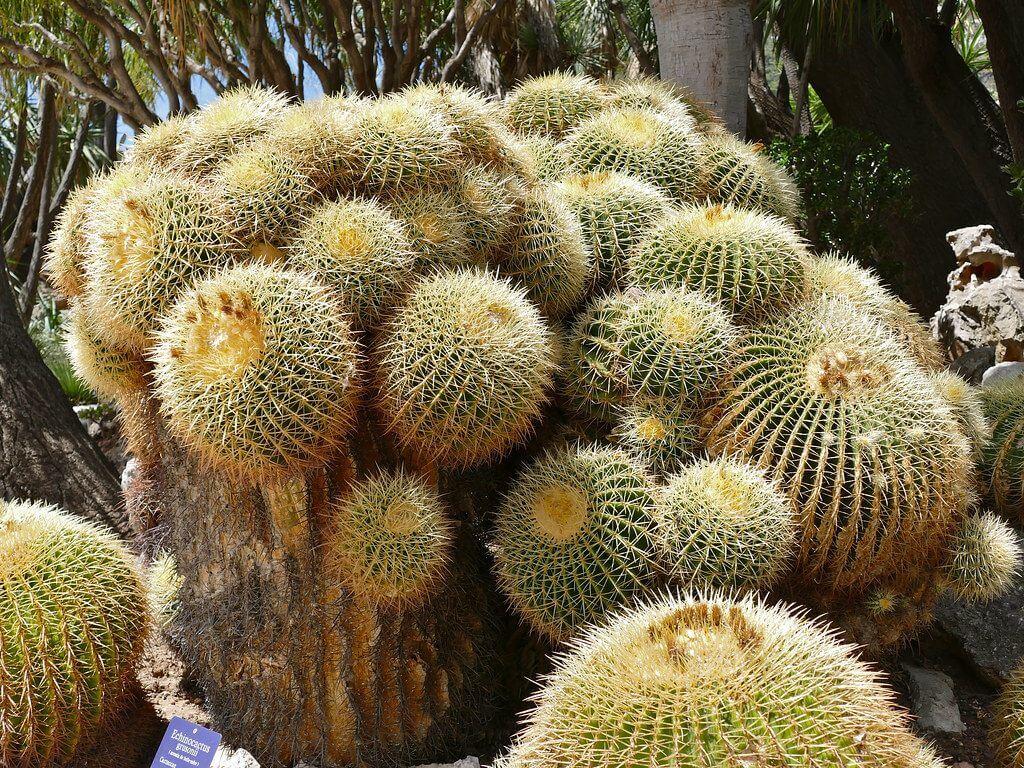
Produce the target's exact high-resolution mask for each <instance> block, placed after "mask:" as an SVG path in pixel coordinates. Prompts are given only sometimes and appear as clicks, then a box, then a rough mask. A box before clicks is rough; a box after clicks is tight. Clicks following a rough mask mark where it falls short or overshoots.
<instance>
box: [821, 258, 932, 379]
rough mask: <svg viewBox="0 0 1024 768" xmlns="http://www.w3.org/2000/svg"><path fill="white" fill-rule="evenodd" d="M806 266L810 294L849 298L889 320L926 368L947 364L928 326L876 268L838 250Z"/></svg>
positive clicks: (862, 307) (892, 328) (878, 316)
mask: <svg viewBox="0 0 1024 768" xmlns="http://www.w3.org/2000/svg"><path fill="white" fill-rule="evenodd" d="M806 270H807V282H808V294H809V295H810V296H827V297H830V298H836V299H845V300H846V301H849V302H850V303H851V304H853V305H855V306H856V307H858V308H860V309H862V310H863V311H864V312H866V313H868V314H870V315H872V316H873V317H875V318H877V319H878V320H879V321H880V322H882V323H883V324H885V326H886V327H887V328H889V329H890V330H891V331H892V332H893V334H894V335H895V336H896V338H897V339H898V340H899V342H900V344H902V345H903V346H904V347H905V348H906V349H907V350H908V351H909V352H910V353H911V354H912V355H913V356H914V358H915V359H916V360H917V361H918V362H919V363H920V364H921V365H922V366H923V367H924V368H925V369H926V370H929V371H941V370H942V369H943V368H945V365H946V360H945V355H944V353H943V351H942V348H941V347H940V346H939V344H938V342H936V341H935V339H933V338H932V335H931V331H930V330H929V329H928V326H927V325H926V324H925V323H924V322H923V321H922V320H921V318H920V317H919V316H918V315H917V314H915V312H914V310H912V309H911V308H910V307H909V306H908V305H907V304H906V302H904V301H903V300H901V299H900V298H899V297H898V296H896V295H894V294H893V293H892V292H891V291H889V290H888V289H887V288H886V287H885V286H883V285H882V283H881V281H880V280H879V279H878V276H877V275H875V273H874V272H872V271H871V270H868V269H865V268H864V267H862V266H860V265H859V264H857V263H856V262H854V261H853V260H851V259H847V258H844V257H842V256H839V255H837V254H826V255H824V256H812V257H810V258H808V259H807V260H806Z"/></svg>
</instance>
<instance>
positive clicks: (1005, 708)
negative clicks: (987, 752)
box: [992, 667, 1024, 768]
mask: <svg viewBox="0 0 1024 768" xmlns="http://www.w3.org/2000/svg"><path fill="white" fill-rule="evenodd" d="M992 740H993V742H994V743H995V746H996V749H997V750H998V759H999V765H1000V766H1003V767H1004V768H1024V667H1018V668H1017V669H1016V670H1014V672H1013V673H1012V674H1011V675H1010V679H1009V680H1007V681H1006V683H1005V685H1004V686H1003V691H1002V693H1001V694H1000V695H999V699H998V700H997V701H996V708H995V722H994V723H993V726H992Z"/></svg>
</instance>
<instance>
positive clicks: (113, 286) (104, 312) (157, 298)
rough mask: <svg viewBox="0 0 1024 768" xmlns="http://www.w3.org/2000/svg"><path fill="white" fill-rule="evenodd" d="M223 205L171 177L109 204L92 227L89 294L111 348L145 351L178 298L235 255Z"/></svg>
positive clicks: (153, 179) (159, 177) (151, 179)
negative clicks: (153, 331)
mask: <svg viewBox="0 0 1024 768" xmlns="http://www.w3.org/2000/svg"><path fill="white" fill-rule="evenodd" d="M211 198H212V199H211ZM215 200H216V198H215V196H212V195H211V194H210V191H209V190H207V189H204V188H202V187H199V186H197V185H196V184H195V183H193V182H190V181H185V180H184V179H180V178H178V177H175V176H169V175H166V174H153V175H150V176H148V177H144V178H143V179H142V180H141V181H140V182H139V183H138V185H137V186H135V187H134V188H133V189H131V191H120V192H119V193H117V194H115V193H110V194H108V195H106V196H105V197H104V199H103V200H101V204H100V205H98V206H97V207H96V209H95V211H94V213H93V215H92V217H91V218H90V222H89V228H88V229H89V252H90V254H89V259H88V261H87V262H86V277H87V285H86V288H87V292H88V302H89V305H90V310H91V312H92V315H93V318H94V319H95V321H96V323H97V330H98V333H100V335H102V336H103V338H104V339H105V340H106V341H107V342H108V343H110V344H113V345H115V346H120V347H128V348H131V349H143V348H145V347H146V346H147V344H148V339H147V335H148V333H149V332H150V330H151V329H152V327H153V323H154V321H155V320H156V318H157V316H158V315H160V314H161V313H162V312H163V311H164V310H165V309H166V308H167V307H168V306H170V304H171V303H172V302H173V300H174V298H175V296H177V294H178V291H180V290H182V289H183V288H186V287H187V286H188V285H189V283H191V282H192V281H193V280H195V279H196V278H197V277H200V276H201V275H202V273H203V272H205V271H206V270H208V269H210V268H213V267H221V266H225V265H226V264H227V263H228V262H229V261H230V260H231V258H232V257H233V256H234V254H235V253H236V249H235V247H234V245H233V243H232V241H231V239H230V238H229V237H227V236H226V233H225V231H224V221H223V219H221V218H220V217H219V216H218V215H217V211H216V207H217V206H216V204H215V202H214V201H215Z"/></svg>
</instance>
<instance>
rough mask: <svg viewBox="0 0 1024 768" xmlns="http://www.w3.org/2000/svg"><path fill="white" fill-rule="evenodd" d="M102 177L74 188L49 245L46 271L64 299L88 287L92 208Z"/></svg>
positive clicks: (56, 222) (51, 282)
mask: <svg viewBox="0 0 1024 768" xmlns="http://www.w3.org/2000/svg"><path fill="white" fill-rule="evenodd" d="M101 178H102V177H99V176H97V177H93V179H92V180H90V181H89V182H88V183H87V184H86V185H85V186H83V187H78V188H76V189H73V190H72V191H71V193H70V194H69V195H68V198H67V200H66V201H65V203H64V206H63V207H62V208H61V209H60V212H59V213H58V214H57V220H56V221H55V222H54V226H53V232H52V234H51V235H50V242H49V243H47V246H46V261H45V262H44V263H43V271H44V272H45V274H46V278H47V280H48V281H49V283H50V285H51V286H53V288H54V289H55V290H56V291H57V292H58V293H60V294H61V295H62V296H63V297H64V298H68V299H70V298H75V297H78V296H80V295H81V294H82V291H83V290H85V273H84V263H85V260H86V257H87V249H88V234H87V230H86V225H87V223H88V218H89V217H88V213H89V211H88V207H89V203H90V202H91V200H92V197H93V195H94V194H95V188H96V187H97V185H98V183H99V180H100V179H101Z"/></svg>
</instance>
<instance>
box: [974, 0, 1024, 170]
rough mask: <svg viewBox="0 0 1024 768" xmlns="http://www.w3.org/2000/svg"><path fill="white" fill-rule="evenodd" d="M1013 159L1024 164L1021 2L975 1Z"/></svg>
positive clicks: (1022, 23) (1023, 47)
mask: <svg viewBox="0 0 1024 768" xmlns="http://www.w3.org/2000/svg"><path fill="white" fill-rule="evenodd" d="M974 5H975V8H977V10H978V15H979V16H980V17H981V23H982V25H983V26H984V27H985V40H986V45H987V46H988V55H989V59H990V60H991V61H992V74H993V76H994V77H995V81H996V91H997V92H998V93H999V103H1000V105H1001V106H1002V108H1003V120H1004V121H1005V123H1006V134H1007V137H1008V138H1009V140H1010V146H1011V147H1013V159H1014V160H1016V161H1017V162H1018V163H1024V108H1022V107H1021V105H1020V102H1021V100H1024V12H1022V10H1021V6H1020V0H975V4H974Z"/></svg>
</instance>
